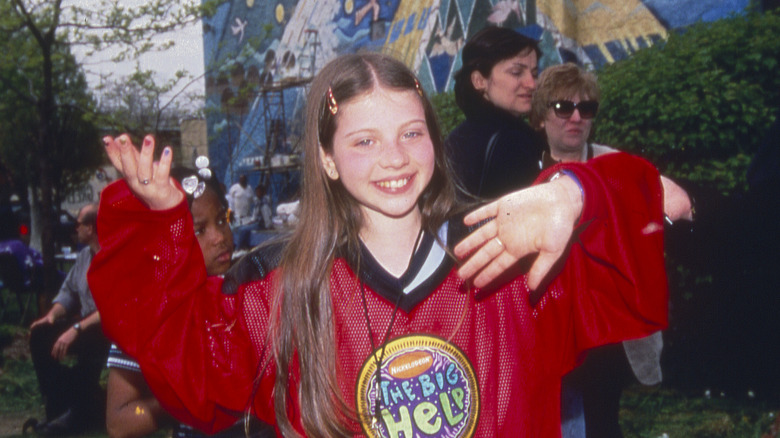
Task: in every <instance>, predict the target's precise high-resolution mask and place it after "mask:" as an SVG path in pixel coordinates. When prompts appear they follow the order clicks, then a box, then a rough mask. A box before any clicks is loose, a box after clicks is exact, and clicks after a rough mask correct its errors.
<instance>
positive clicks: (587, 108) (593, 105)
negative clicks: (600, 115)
mask: <svg viewBox="0 0 780 438" xmlns="http://www.w3.org/2000/svg"><path fill="white" fill-rule="evenodd" d="M548 106H550V107H552V109H553V111H554V112H555V115H556V116H558V117H560V118H562V119H568V118H569V117H571V115H572V114H574V110H575V109H576V110H579V111H580V117H582V118H583V119H592V118H594V117H596V113H597V112H598V111H599V103H598V102H596V101H595V100H583V101H581V102H577V103H574V102H572V101H570V100H556V101H555V102H550V104H549V105H548Z"/></svg>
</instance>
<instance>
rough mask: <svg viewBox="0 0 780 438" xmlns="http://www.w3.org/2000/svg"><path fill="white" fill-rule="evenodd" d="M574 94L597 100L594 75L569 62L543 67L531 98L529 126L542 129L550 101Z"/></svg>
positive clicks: (599, 95)
mask: <svg viewBox="0 0 780 438" xmlns="http://www.w3.org/2000/svg"><path fill="white" fill-rule="evenodd" d="M575 95H579V96H580V97H581V98H582V99H588V100H595V101H597V102H598V100H599V98H601V91H600V90H599V84H598V80H597V79H596V75H594V74H593V73H591V72H589V71H587V70H585V69H583V68H582V67H580V66H578V65H577V64H573V63H571V62H567V63H566V64H559V65H555V66H552V67H547V68H546V69H544V71H543V72H542V74H541V75H540V76H539V80H538V81H537V83H536V91H535V92H534V96H533V99H532V100H531V114H530V115H529V120H530V122H531V126H532V127H533V128H534V129H537V130H538V129H542V122H544V119H545V117H547V110H548V109H549V106H550V103H552V102H554V101H556V100H560V99H568V98H570V97H572V96H575Z"/></svg>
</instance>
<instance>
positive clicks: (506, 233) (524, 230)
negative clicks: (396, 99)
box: [455, 176, 583, 290]
mask: <svg viewBox="0 0 780 438" xmlns="http://www.w3.org/2000/svg"><path fill="white" fill-rule="evenodd" d="M582 206H583V199H582V193H581V191H580V189H579V187H578V185H577V183H576V182H574V180H572V179H571V178H570V177H568V176H564V177H562V178H558V179H556V180H555V181H552V182H549V183H546V184H540V185H537V186H533V187H531V188H528V189H525V190H520V191H517V192H514V193H510V194H508V195H506V196H503V197H501V198H499V199H498V200H496V201H494V202H492V203H490V204H487V205H485V206H483V207H481V208H479V209H477V210H475V211H473V212H471V213H470V214H468V215H467V216H466V217H465V218H464V222H465V223H466V225H474V224H477V223H479V222H481V221H485V220H489V219H493V220H490V221H489V222H487V223H485V224H484V225H482V226H481V227H480V228H478V229H477V230H476V231H474V232H473V233H471V234H470V235H469V236H467V237H466V238H465V239H463V241H461V242H460V243H459V244H458V245H457V246H456V247H455V255H456V256H458V257H460V258H465V257H468V260H467V261H466V263H464V264H463V265H462V266H461V268H460V269H459V270H458V274H459V275H460V276H461V277H462V278H465V279H468V278H472V277H473V278H474V280H473V283H474V285H475V286H477V287H484V286H486V285H488V284H490V282H491V281H493V280H495V279H496V278H497V277H498V276H499V275H501V274H502V273H503V272H504V271H506V270H507V269H508V268H510V267H511V266H512V265H514V264H515V263H516V262H517V261H518V260H520V259H521V258H523V257H525V256H526V255H529V254H535V253H538V254H539V255H538V257H537V258H536V260H535V261H534V263H533V264H532V266H531V268H530V270H529V272H528V278H527V281H528V287H529V288H531V289H532V290H535V289H536V288H537V287H538V286H539V284H540V283H541V282H542V280H543V279H544V277H545V275H546V274H547V273H548V272H549V271H550V269H552V267H553V265H554V264H555V262H556V261H557V260H558V259H559V258H560V257H561V255H562V254H563V253H564V251H565V250H566V247H567V245H568V243H569V239H570V238H571V235H572V232H573V231H574V225H575V223H576V221H577V219H578V218H579V216H580V213H581V212H582Z"/></svg>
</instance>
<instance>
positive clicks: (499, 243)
mask: <svg viewBox="0 0 780 438" xmlns="http://www.w3.org/2000/svg"><path fill="white" fill-rule="evenodd" d="M493 240H495V241H496V243H497V244H498V246H500V247H501V249H504V242H502V241H501V239H499V238H498V236H496V237H494V238H493Z"/></svg>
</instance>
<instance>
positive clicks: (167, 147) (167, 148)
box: [163, 146, 171, 157]
mask: <svg viewBox="0 0 780 438" xmlns="http://www.w3.org/2000/svg"><path fill="white" fill-rule="evenodd" d="M170 154H171V147H170V146H166V147H165V150H163V155H165V156H166V157H167V156H168V155H170Z"/></svg>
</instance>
